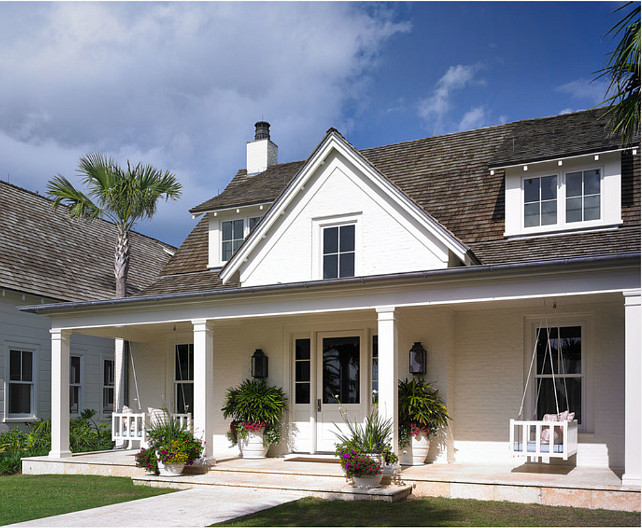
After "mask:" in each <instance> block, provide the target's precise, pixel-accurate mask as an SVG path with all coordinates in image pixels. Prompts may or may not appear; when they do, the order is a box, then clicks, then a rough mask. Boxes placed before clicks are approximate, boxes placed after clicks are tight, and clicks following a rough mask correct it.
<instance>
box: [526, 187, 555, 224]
mask: <svg viewBox="0 0 642 528" xmlns="http://www.w3.org/2000/svg"><path fill="white" fill-rule="evenodd" d="M556 223H557V176H554V175H553V176H543V177H541V178H525V179H524V227H533V226H540V225H551V224H556Z"/></svg>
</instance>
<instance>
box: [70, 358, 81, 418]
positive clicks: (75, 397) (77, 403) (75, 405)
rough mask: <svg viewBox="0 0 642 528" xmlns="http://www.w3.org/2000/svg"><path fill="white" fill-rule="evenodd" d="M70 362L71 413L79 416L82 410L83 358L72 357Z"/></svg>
mask: <svg viewBox="0 0 642 528" xmlns="http://www.w3.org/2000/svg"><path fill="white" fill-rule="evenodd" d="M69 360H70V361H69V412H70V413H71V414H79V413H80V411H81V410H82V401H81V397H82V378H81V370H80V366H81V358H80V356H71V357H70V358H69Z"/></svg>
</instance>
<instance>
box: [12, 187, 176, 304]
mask: <svg viewBox="0 0 642 528" xmlns="http://www.w3.org/2000/svg"><path fill="white" fill-rule="evenodd" d="M116 236H117V230H116V226H114V224H112V223H110V222H106V221H104V220H95V221H93V222H77V221H74V220H72V219H71V218H70V217H69V215H68V214H67V212H66V211H65V209H64V207H61V208H59V209H58V210H57V211H54V210H53V207H52V203H51V201H50V200H48V199H47V198H45V197H43V196H40V195H37V194H35V193H32V192H30V191H27V190H25V189H22V188H20V187H16V186H14V185H11V184H9V183H6V182H0V247H1V248H2V251H1V252H0V287H2V288H7V289H12V290H16V291H20V292H24V293H29V294H32V295H38V296H42V297H48V298H52V299H56V300H61V301H87V300H94V299H108V298H111V297H114V296H115V291H116V284H115V279H114V250H115V246H116ZM130 242H131V254H130V269H129V276H128V288H127V293H128V295H138V294H140V292H141V291H142V290H143V289H144V288H146V287H147V286H148V285H149V284H151V283H152V282H153V281H154V280H155V279H156V277H157V275H158V274H159V273H160V271H161V269H162V268H163V266H165V264H167V262H168V261H169V259H170V254H168V253H167V252H166V251H165V250H164V249H163V248H167V249H169V250H171V251H173V250H174V248H173V247H172V246H170V245H169V244H163V243H162V242H159V241H158V240H155V239H153V238H149V237H147V236H144V235H141V234H139V233H136V232H132V233H131V236H130Z"/></svg>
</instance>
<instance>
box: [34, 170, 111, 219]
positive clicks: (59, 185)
mask: <svg viewBox="0 0 642 528" xmlns="http://www.w3.org/2000/svg"><path fill="white" fill-rule="evenodd" d="M47 194H48V195H49V197H50V198H52V199H53V208H54V210H55V209H58V207H60V205H64V206H66V207H67V208H68V211H69V215H70V216H71V217H72V218H74V219H86V220H93V219H94V218H98V217H99V216H100V215H101V211H100V208H99V207H98V206H96V204H94V202H92V201H91V198H89V197H88V196H87V195H86V194H84V193H83V192H81V191H79V190H78V189H76V188H75V187H74V186H73V185H72V184H71V182H70V181H69V180H68V179H67V178H65V177H64V176H62V175H60V174H59V175H58V176H55V177H54V178H53V179H52V180H51V181H50V182H49V184H48V185H47Z"/></svg>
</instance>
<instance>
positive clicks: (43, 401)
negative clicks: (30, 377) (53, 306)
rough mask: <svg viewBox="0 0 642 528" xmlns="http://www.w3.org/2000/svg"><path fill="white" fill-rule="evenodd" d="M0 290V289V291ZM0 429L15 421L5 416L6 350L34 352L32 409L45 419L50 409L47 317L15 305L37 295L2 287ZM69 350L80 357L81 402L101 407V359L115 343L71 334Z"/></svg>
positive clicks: (35, 300)
mask: <svg viewBox="0 0 642 528" xmlns="http://www.w3.org/2000/svg"><path fill="white" fill-rule="evenodd" d="M1 291H2V290H0V292H1ZM0 295H2V296H1V297H0V431H2V430H6V429H7V428H8V427H11V426H13V425H15V424H19V425H21V426H22V425H23V423H24V422H20V421H19V422H15V421H13V420H11V419H8V418H7V417H6V416H5V412H6V410H7V391H8V387H7V382H8V375H9V372H8V369H9V350H10V349H11V348H14V347H15V348H21V347H23V348H24V349H25V350H32V351H33V353H34V387H35V389H34V390H35V393H34V400H35V401H34V411H35V414H36V417H37V418H38V419H47V418H49V417H50V413H51V336H50V334H49V328H50V321H49V319H47V318H46V317H41V316H38V315H33V314H28V313H23V312H19V311H18V310H17V306H20V305H29V304H39V303H40V302H41V298H40V297H34V296H29V295H25V296H24V299H23V296H22V295H21V294H17V293H14V292H10V291H7V290H4V293H3V294H2V293H0ZM71 354H72V355H79V356H81V357H82V360H81V368H82V378H81V379H82V406H83V408H85V409H94V410H96V411H97V417H98V418H99V419H105V417H104V416H102V415H101V411H102V382H103V366H102V360H103V359H113V356H114V345H113V341H112V340H109V339H102V338H97V337H90V336H83V335H78V334H75V335H72V338H71Z"/></svg>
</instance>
